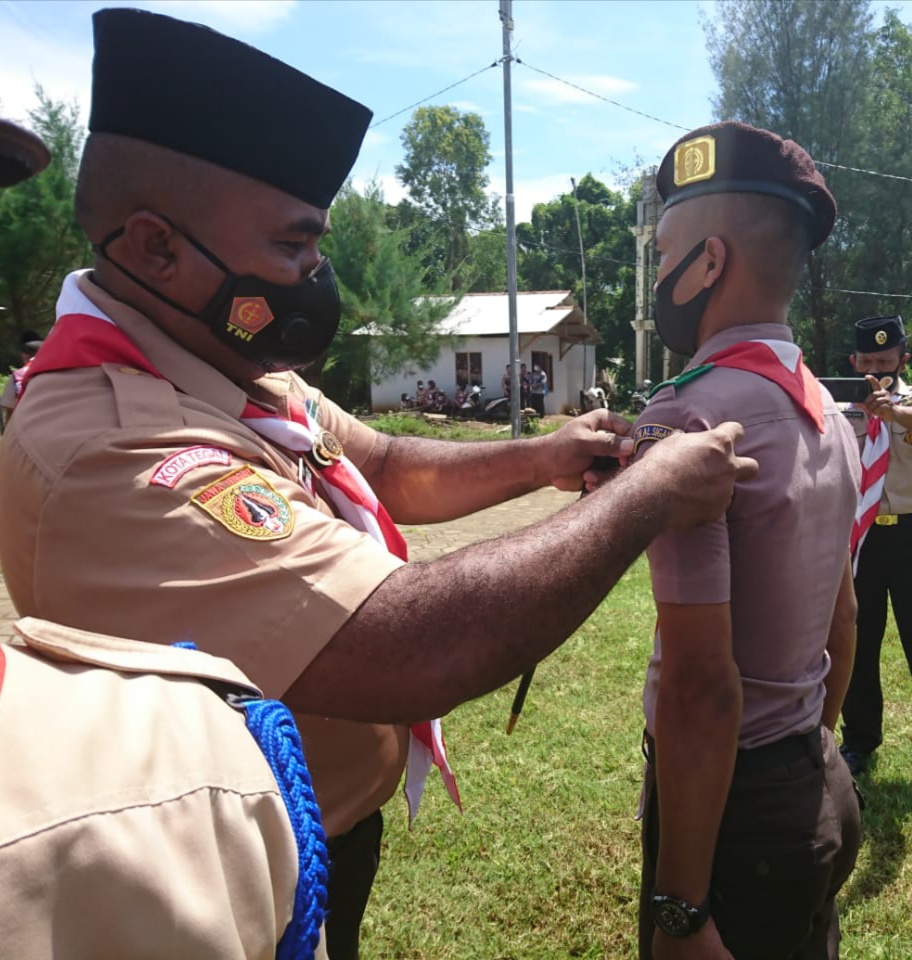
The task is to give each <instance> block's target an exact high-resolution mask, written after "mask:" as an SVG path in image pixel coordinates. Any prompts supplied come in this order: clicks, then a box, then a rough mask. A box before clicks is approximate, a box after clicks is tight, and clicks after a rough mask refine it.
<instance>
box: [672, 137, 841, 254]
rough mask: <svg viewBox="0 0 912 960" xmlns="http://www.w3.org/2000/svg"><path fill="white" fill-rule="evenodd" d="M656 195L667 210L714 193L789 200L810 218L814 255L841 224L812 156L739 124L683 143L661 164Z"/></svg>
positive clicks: (792, 144) (795, 145) (792, 142)
mask: <svg viewBox="0 0 912 960" xmlns="http://www.w3.org/2000/svg"><path fill="white" fill-rule="evenodd" d="M656 189H657V190H658V193H659V196H660V197H661V198H662V200H663V201H664V202H665V206H666V208H667V207H671V206H673V205H674V204H677V203H681V202H682V201H684V200H690V199H693V198H694V197H704V196H707V195H709V194H714V193H760V194H766V195H768V196H774V197H779V198H780V199H782V200H787V201H789V202H790V203H794V204H796V205H797V206H798V207H800V208H801V209H802V210H804V212H805V213H806V215H807V222H808V239H809V242H810V247H811V249H813V248H814V247H817V246H819V245H820V244H821V243H823V241H824V240H826V238H827V237H828V236H829V235H830V231H831V230H832V229H833V224H834V223H835V221H836V201H835V200H834V199H833V195H832V194H831V193H830V191H829V190H828V189H827V186H826V182H825V181H824V179H823V176H822V175H821V174H820V172H819V171H818V169H817V167H816V166H815V165H814V161H813V160H812V159H811V157H810V155H809V154H808V153H807V151H806V150H804V148H803V147H801V146H799V145H798V144H797V143H795V141H794V140H784V139H783V138H782V137H780V136H777V135H776V134H775V133H771V132H770V131H769V130H761V129H759V128H757V127H751V126H748V125H747V124H745V123H740V122H738V121H736V120H726V121H725V122H723V123H715V124H711V125H710V126H706V127H700V128H699V129H698V130H693V131H692V132H690V133H688V134H686V135H685V136H683V137H681V139H680V140H678V141H677V143H675V145H674V146H673V147H672V148H671V149H670V150H669V151H668V153H667V154H666V155H665V158H664V159H663V160H662V163H661V165H660V167H659V172H658V174H657V176H656Z"/></svg>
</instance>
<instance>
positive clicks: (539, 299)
mask: <svg viewBox="0 0 912 960" xmlns="http://www.w3.org/2000/svg"><path fill="white" fill-rule="evenodd" d="M516 327H517V332H518V335H519V359H520V362H521V363H525V364H526V366H527V367H528V369H529V370H530V371H531V370H532V368H533V367H534V366H535V365H536V364H538V365H539V366H540V367H541V368H542V369H543V370H544V371H545V373H547V375H548V395H547V396H546V397H545V413H564V412H566V411H567V410H569V409H571V408H576V409H578V408H579V406H580V396H579V395H580V391H581V390H584V389H587V388H588V387H591V386H592V385H593V383H594V379H595V346H596V344H599V343H601V342H602V338H601V337H600V336H599V334H598V332H597V331H596V330H595V328H594V327H592V326H590V325H589V324H587V323H586V322H585V321H584V319H583V312H582V310H580V308H579V307H578V306H577V305H576V303H575V302H574V300H573V297H572V295H571V293H570V291H569V290H545V291H539V292H535V293H518V294H517V298H516ZM439 329H440V332H441V334H442V335H450V336H452V335H456V336H458V338H459V340H458V341H457V343H456V346H455V347H453V346H449V345H444V347H443V349H442V350H441V351H440V355H439V356H438V358H437V361H436V362H435V363H434V364H433V365H432V366H431V367H430V368H428V369H427V370H419V369H418V368H417V367H412V368H405V369H403V370H401V371H399V372H398V373H396V374H393V375H391V376H389V377H386V378H385V379H384V380H383V381H381V382H380V383H375V384H372V386H371V409H372V410H373V411H375V412H381V411H385V410H394V409H397V408H398V407H399V401H400V397H401V395H402V394H403V393H407V394H411V395H412V396H414V394H415V388H416V384H417V382H418V380H423V381H424V383H425V384H427V382H428V381H429V380H434V381H435V382H436V384H437V387H438V389H440V390H443V391H445V392H446V394H447V395H448V396H450V397H452V396H453V394H454V393H455V391H456V387H457V385H460V384H465V383H466V382H467V381H468V382H469V383H479V384H481V385H482V386H483V387H484V388H485V394H486V396H487V398H488V399H489V400H490V399H491V398H492V397H498V396H502V391H501V386H500V384H501V378H502V377H503V375H504V373H505V372H506V366H507V364H508V363H509V361H510V340H509V336H510V313H509V303H508V297H507V294H506V293H467V294H465V295H464V296H463V297H462V299H461V300H459V302H458V303H457V304H456V306H455V307H454V309H453V311H452V312H451V313H450V314H449V315H448V316H447V317H445V318H444V319H443V320H442V321H441V322H440V327H439ZM357 332H358V333H359V334H363V335H366V336H369V335H370V330H369V328H366V327H365V328H362V329H361V330H359V331H357Z"/></svg>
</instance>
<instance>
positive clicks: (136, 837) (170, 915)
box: [0, 120, 326, 960]
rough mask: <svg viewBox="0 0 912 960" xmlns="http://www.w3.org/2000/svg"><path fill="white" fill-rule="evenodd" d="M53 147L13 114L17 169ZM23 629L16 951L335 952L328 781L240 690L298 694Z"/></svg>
mask: <svg viewBox="0 0 912 960" xmlns="http://www.w3.org/2000/svg"><path fill="white" fill-rule="evenodd" d="M49 162H50V155H49V153H48V151H47V148H46V147H45V145H44V143H43V142H42V141H41V140H40V139H39V138H38V137H36V136H35V135H34V134H32V133H31V132H30V131H28V130H24V129H22V128H20V127H18V126H17V125H15V124H12V123H10V122H8V121H5V120H0V187H5V186H11V185H13V184H15V183H19V182H20V181H22V180H25V179H27V178H28V177H30V176H33V175H35V174H37V173H40V172H41V170H43V169H44V168H45V167H46V166H47V164H48V163H49ZM36 336H37V335H36V334H30V335H29V337H28V339H29V340H32V339H34V338H35V337H36ZM13 629H14V632H15V639H14V642H10V641H8V640H6V639H4V640H3V642H0V769H2V770H3V771H4V781H3V789H2V790H0V877H3V884H4V887H3V896H2V897H0V943H2V944H3V948H2V952H3V955H4V956H9V957H23V958H24V957H28V958H30V960H44V958H50V957H54V958H55V960H87V958H89V957H98V956H116V957H118V958H120V960H131V958H134V957H135V958H137V960H139V958H145V960H156V958H158V960H170V958H173V957H196V958H204V957H212V958H213V960H214V958H216V957H218V958H219V960H232V958H233V960H253V958H264V957H275V956H276V950H277V947H280V949H282V950H294V951H296V952H295V956H296V957H300V958H301V960H304V958H306V957H312V956H315V955H316V956H318V957H324V958H325V950H324V949H323V947H322V945H321V944H320V942H319V941H320V924H321V922H322V915H323V903H324V901H325V870H326V849H325V843H324V838H323V832H322V828H321V826H320V821H319V813H318V811H317V810H316V805H315V802H314V801H313V795H312V792H311V793H310V795H309V806H308V802H307V799H306V798H305V802H303V803H301V802H294V803H292V806H291V807H290V808H289V807H286V803H285V800H284V799H283V796H282V792H281V788H280V786H279V783H278V782H277V779H276V777H277V775H278V776H279V777H281V778H282V780H283V782H284V780H285V779H286V778H287V776H288V775H289V774H292V775H294V776H295V777H296V778H297V779H298V780H299V781H300V783H301V784H302V785H303V784H305V782H306V780H305V779H304V777H303V774H302V769H303V770H304V771H305V772H306V768H301V767H299V766H294V767H293V768H291V769H289V767H288V765H287V764H282V765H277V767H276V768H275V770H274V769H273V768H271V766H270V763H269V762H268V761H267V757H266V755H264V752H263V750H262V749H261V748H260V747H259V746H258V745H257V741H256V739H255V737H254V736H253V735H252V732H253V733H256V734H257V735H259V728H258V727H257V728H256V729H254V730H251V729H248V727H247V725H246V724H245V719H244V713H243V712H242V711H241V710H239V709H237V708H235V707H233V706H231V705H229V703H228V701H227V699H226V695H227V694H228V693H231V694H232V695H233V696H235V697H240V698H242V699H244V700H245V701H248V702H249V704H250V706H248V708H247V709H248V710H252V709H253V710H260V711H263V710H265V711H268V716H269V717H271V718H275V716H276V711H279V712H281V711H282V710H283V709H284V708H281V707H280V706H279V705H278V704H266V703H264V702H263V701H262V700H260V699H259V691H258V690H257V688H256V687H255V686H254V685H253V684H251V683H250V681H249V680H248V679H247V678H246V677H245V676H244V675H243V674H242V673H241V672H240V671H239V670H238V669H237V668H236V667H235V666H234V665H233V664H231V663H228V662H227V661H224V660H221V659H219V658H217V657H213V656H210V655H208V654H204V653H201V652H198V651H191V650H175V649H170V648H167V647H163V646H161V645H150V644H142V643H137V642H135V641H132V640H122V639H119V638H115V637H106V636H100V635H97V634H88V633H84V632H82V631H79V630H73V629H71V628H68V627H63V626H60V625H59V624H54V623H48V622H46V621H42V620H36V619H32V618H26V619H23V620H20V621H19V622H17V623H16V624H15V625H14V628H13ZM214 687H218V688H219V689H220V690H221V694H222V695H220V696H216V695H215V693H214V689H213V688H214ZM67 704H69V705H71V706H70V708H67V707H66V705H67ZM264 743H265V744H266V746H267V747H271V746H273V745H274V741H266V740H264ZM280 745H282V746H287V745H286V744H285V743H284V742H282V741H280ZM287 755H288V756H290V757H293V758H294V756H295V752H294V751H293V750H291V749H288V750H287ZM297 763H298V764H302V763H303V758H301V757H300V747H298V748H297ZM299 838H300V841H301V843H302V846H301V848H300V850H299V846H298V842H299ZM150 851H154V854H152V855H150ZM214 878H218V882H213V880H214ZM239 905H243V908H242V909H240V908H239ZM280 945H281V946H280ZM315 951H316V953H315Z"/></svg>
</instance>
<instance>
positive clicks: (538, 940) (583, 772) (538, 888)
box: [362, 559, 912, 960]
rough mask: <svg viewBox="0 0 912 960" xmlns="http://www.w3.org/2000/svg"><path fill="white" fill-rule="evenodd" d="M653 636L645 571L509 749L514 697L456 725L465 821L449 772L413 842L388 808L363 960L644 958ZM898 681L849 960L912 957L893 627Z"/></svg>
mask: <svg viewBox="0 0 912 960" xmlns="http://www.w3.org/2000/svg"><path fill="white" fill-rule="evenodd" d="M652 622H653V610H652V603H651V594H650V590H649V582H648V570H647V567H646V563H645V560H642V559H641V560H640V561H639V562H638V563H637V564H636V565H635V566H634V567H633V568H632V569H631V570H630V571H629V572H628V574H627V575H626V576H625V577H624V579H623V580H622V581H621V583H620V584H619V585H618V586H617V587H616V589H615V590H614V592H613V593H612V594H611V595H610V597H609V598H608V599H607V600H606V601H605V602H604V603H603V604H602V606H601V607H600V608H599V609H598V610H597V611H596V612H595V614H594V615H593V616H592V617H591V618H590V620H589V621H588V622H587V623H586V624H585V625H584V626H583V627H582V628H581V629H580V630H579V631H578V632H577V634H576V635H575V636H574V637H573V638H572V639H571V640H570V641H568V643H566V644H565V645H564V647H563V648H561V649H560V650H559V651H557V652H556V653H555V654H554V655H552V656H551V657H550V658H549V659H548V660H547V661H545V662H544V663H542V664H541V665H540V666H539V668H538V671H537V672H536V675H535V681H534V683H533V684H532V688H531V691H530V694H529V699H528V700H527V703H526V707H525V709H524V711H523V714H522V716H521V717H520V719H519V722H518V724H517V727H516V730H515V731H514V733H513V735H512V736H510V737H507V736H506V735H505V725H506V721H507V717H508V714H509V710H510V704H511V702H512V698H513V693H514V690H515V684H511V685H510V686H509V687H507V688H505V689H503V690H500V691H498V692H496V693H494V694H492V695H490V696H488V697H485V698H483V699H481V700H478V701H475V702H473V703H469V704H466V705H464V706H462V707H460V708H459V709H457V710H456V711H454V712H453V713H452V714H451V715H450V717H449V718H448V720H447V725H446V733H447V744H448V748H449V752H450V757H451V761H452V762H453V764H454V766H455V768H456V771H457V773H458V775H459V782H460V788H461V791H462V797H463V802H464V805H465V813H464V814H463V815H461V816H460V814H459V813H458V812H457V811H456V809H455V807H453V806H452V804H450V802H449V800H448V798H447V797H446V794H445V791H444V789H443V787H442V784H441V783H440V782H439V779H438V778H437V775H436V774H432V775H431V778H430V779H429V781H428V788H427V791H426V793H425V798H424V801H423V804H422V807H421V812H420V814H419V816H418V819H417V821H416V824H415V828H414V830H413V831H412V832H409V831H408V829H407V815H406V807H405V801H404V799H402V798H401V797H399V796H397V797H395V798H394V799H393V800H392V801H391V802H390V803H389V804H388V805H387V807H386V810H385V814H386V821H387V830H386V835H385V838H384V845H383V861H382V863H381V867H380V873H379V875H378V879H377V882H376V885H375V887H374V893H373V896H372V899H371V903H370V906H369V907H368V912H367V916H366V918H365V923H364V928H363V937H362V958H363V960H393V958H397V960H456V958H459V960H558V958H588V960H596V958H614V957H635V955H636V902H637V892H638V870H639V856H638V849H639V848H638V844H639V833H638V824H637V823H636V822H635V821H634V813H635V810H636V806H637V800H638V796H639V789H640V774H641V767H642V756H641V754H640V734H641V730H642V714H641V710H640V685H641V681H642V675H643V670H644V667H645V663H646V658H647V655H648V652H649V647H650V644H649V635H650V631H651V625H652ZM884 670H885V696H886V699H887V701H888V703H887V712H886V720H885V729H886V740H887V742H886V745H885V746H884V747H883V748H881V751H880V754H881V756H880V757H879V762H878V763H877V765H876V766H875V767H874V769H873V771H872V772H871V773H870V774H869V775H868V776H867V777H866V778H865V780H864V782H863V784H862V788H863V790H864V793H865V795H866V798H867V810H866V811H865V832H866V838H865V842H864V847H863V849H862V852H861V856H860V858H859V861H858V865H857V867H856V870H855V873H854V875H853V878H852V879H851V881H850V883H849V885H848V887H847V889H846V890H844V892H843V896H842V900H841V908H842V917H843V934H844V937H843V946H842V957H843V960H862V958H864V960H875V958H885V960H909V958H912V869H910V858H909V856H907V849H906V848H907V845H908V844H909V843H910V840H912V681H910V678H909V673H908V669H907V667H906V665H905V660H904V659H903V656H902V652H901V649H900V646H899V641H898V638H897V636H896V632H895V628H894V627H893V625H892V621H891V625H890V631H889V633H888V636H887V639H886V641H885V650H884ZM771 960H775V958H771Z"/></svg>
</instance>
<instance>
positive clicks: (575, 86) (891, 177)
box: [516, 57, 912, 296]
mask: <svg viewBox="0 0 912 960" xmlns="http://www.w3.org/2000/svg"><path fill="white" fill-rule="evenodd" d="M516 62H517V63H521V64H522V65H523V66H524V67H528V68H529V69H530V70H534V71H535V72H536V73H540V74H542V75H543V76H545V77H550V78H551V79H552V80H557V82H558V83H562V84H564V85H565V86H568V87H572V88H573V89H574V90H579V91H580V92H582V93H586V94H588V95H589V96H590V97H595V99H596V100H603V101H604V102H605V103H610V104H611V105H612V106H615V107H620V109H621V110H626V111H627V112H628V113H635V114H636V115H637V116H640V117H645V118H646V119H647V120H655V122H656V123H663V124H665V126H666V127H674V128H675V129H676V130H684V131H685V132H686V131H688V130H689V129H690V127H682V126H681V124H680V123H672V122H671V121H670V120H663V119H662V118H661V117H656V116H653V115H652V114H651V113H644V112H643V111H642V110H635V109H634V108H633V107H628V106H626V104H623V103H619V102H618V101H617V100H612V99H611V98H610V97H604V96H602V94H600V93H596V92H595V91H594V90H589V89H587V88H586V87H582V86H580V85H579V84H578V83H573V81H571V80H565V79H564V78H563V77H558V76H557V75H556V74H553V73H549V72H548V71H547V70H541V69H540V68H538V67H533V66H532V64H530V63H526V62H525V60H520V59H519V58H518V57H517V58H516ZM814 163H816V164H817V166H819V167H832V168H833V169H834V170H851V171H852V173H866V174H868V175H869V176H872V177H885V178H886V179H888V180H903V181H905V182H906V183H912V177H902V176H900V175H899V174H896V173H881V172H880V171H879V170H866V169H864V168H862V167H850V166H846V165H845V164H841V163H828V162H827V161H825V160H814ZM903 296H905V294H903Z"/></svg>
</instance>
